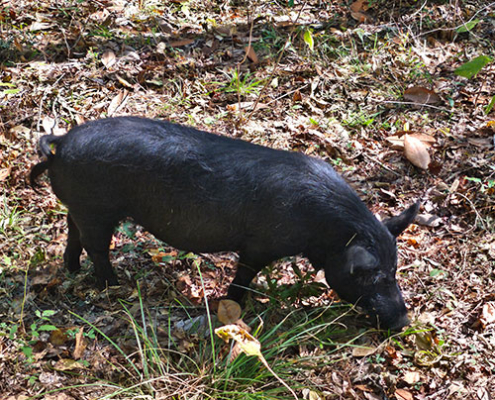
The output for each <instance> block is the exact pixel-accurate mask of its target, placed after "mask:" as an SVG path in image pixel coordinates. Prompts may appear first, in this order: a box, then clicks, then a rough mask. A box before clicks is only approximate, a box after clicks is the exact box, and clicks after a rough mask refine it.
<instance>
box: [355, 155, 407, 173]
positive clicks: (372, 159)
mask: <svg viewBox="0 0 495 400" xmlns="http://www.w3.org/2000/svg"><path fill="white" fill-rule="evenodd" d="M363 156H364V157H365V158H367V159H368V160H370V161H373V162H374V163H376V164H378V165H379V166H380V167H382V168H384V169H386V170H387V171H388V172H392V173H393V174H395V175H397V176H400V174H399V173H398V172H397V171H394V170H393V169H390V168H389V167H387V166H386V165H385V164H383V163H382V162H381V161H378V160H377V159H375V158H373V157H371V156H369V155H368V154H366V153H363Z"/></svg>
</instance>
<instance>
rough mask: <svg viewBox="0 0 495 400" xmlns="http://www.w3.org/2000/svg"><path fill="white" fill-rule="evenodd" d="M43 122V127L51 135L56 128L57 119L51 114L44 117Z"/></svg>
mask: <svg viewBox="0 0 495 400" xmlns="http://www.w3.org/2000/svg"><path fill="white" fill-rule="evenodd" d="M41 124H42V125H43V129H44V130H45V132H46V133H47V134H49V135H51V134H52V130H53V129H55V120H54V119H53V118H51V117H49V116H45V117H43V120H42V121H41Z"/></svg>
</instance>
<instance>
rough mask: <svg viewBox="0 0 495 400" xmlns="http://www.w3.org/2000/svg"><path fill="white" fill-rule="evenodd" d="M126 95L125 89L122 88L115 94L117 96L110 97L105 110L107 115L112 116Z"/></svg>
mask: <svg viewBox="0 0 495 400" xmlns="http://www.w3.org/2000/svg"><path fill="white" fill-rule="evenodd" d="M126 96H127V90H123V91H120V92H119V93H118V94H117V96H115V97H114V98H113V99H112V101H111V102H110V105H109V106H108V111H107V114H108V116H109V117H110V116H112V115H113V114H114V113H115V112H116V111H117V109H118V108H119V107H120V106H121V105H122V103H123V102H124V99H125V97H126Z"/></svg>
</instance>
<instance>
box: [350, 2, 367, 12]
mask: <svg viewBox="0 0 495 400" xmlns="http://www.w3.org/2000/svg"><path fill="white" fill-rule="evenodd" d="M349 8H350V9H351V11H352V12H355V13H358V12H361V11H366V10H367V9H368V0H357V1H355V2H354V3H352V4H351V5H350V7H349Z"/></svg>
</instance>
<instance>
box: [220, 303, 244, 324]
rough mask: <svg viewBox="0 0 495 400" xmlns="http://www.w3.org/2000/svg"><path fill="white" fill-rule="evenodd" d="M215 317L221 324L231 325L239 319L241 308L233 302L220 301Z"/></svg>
mask: <svg viewBox="0 0 495 400" xmlns="http://www.w3.org/2000/svg"><path fill="white" fill-rule="evenodd" d="M217 315H218V319H219V321H220V322H221V323H222V324H225V325H230V324H233V323H234V322H235V321H237V320H238V319H239V318H240V317H241V306H240V305H239V304H238V303H237V302H235V301H234V300H220V303H218V312H217Z"/></svg>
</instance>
